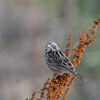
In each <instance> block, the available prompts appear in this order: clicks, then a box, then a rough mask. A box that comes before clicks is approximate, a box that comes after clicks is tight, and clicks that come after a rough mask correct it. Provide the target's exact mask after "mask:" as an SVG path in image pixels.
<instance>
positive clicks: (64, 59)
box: [58, 50, 73, 68]
mask: <svg viewBox="0 0 100 100" xmlns="http://www.w3.org/2000/svg"><path fill="white" fill-rule="evenodd" d="M58 54H59V55H60V56H59V57H58V59H59V61H60V60H61V61H62V62H61V65H64V66H65V67H68V68H70V67H72V66H73V64H72V63H71V62H70V60H69V59H68V58H67V56H66V55H65V54H64V53H63V52H62V51H61V50H59V51H58Z"/></svg>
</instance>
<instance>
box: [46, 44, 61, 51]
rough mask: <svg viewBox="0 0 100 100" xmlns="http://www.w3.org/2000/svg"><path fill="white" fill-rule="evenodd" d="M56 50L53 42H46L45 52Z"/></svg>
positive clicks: (56, 46)
mask: <svg viewBox="0 0 100 100" xmlns="http://www.w3.org/2000/svg"><path fill="white" fill-rule="evenodd" d="M58 49H59V47H58V45H57V44H56V43H55V42H47V44H46V48H45V51H46V52H50V51H56V50H58Z"/></svg>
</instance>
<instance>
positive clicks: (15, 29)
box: [0, 0, 100, 100]
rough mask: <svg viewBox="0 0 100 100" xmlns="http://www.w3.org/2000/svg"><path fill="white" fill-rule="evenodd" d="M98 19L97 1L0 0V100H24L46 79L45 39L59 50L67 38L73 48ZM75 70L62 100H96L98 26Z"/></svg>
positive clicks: (99, 95)
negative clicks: (76, 73)
mask: <svg viewBox="0 0 100 100" xmlns="http://www.w3.org/2000/svg"><path fill="white" fill-rule="evenodd" d="M99 15H100V0H0V100H25V98H26V97H31V94H32V93H33V91H38V90H39V89H40V88H41V87H42V86H43V84H44V82H45V81H46V80H47V78H48V77H52V72H51V71H49V70H48V69H47V68H46V66H45V64H44V57H43V55H44V49H45V44H46V42H47V41H54V42H56V43H57V44H58V45H59V47H60V48H61V49H62V50H63V51H65V47H66V42H67V40H66V38H67V34H72V35H73V44H72V45H75V43H76V42H77V41H79V38H78V32H79V31H80V30H81V31H82V33H85V32H87V31H88V30H89V29H91V27H92V25H93V20H94V19H97V18H98V16H99ZM95 37H96V41H95V42H94V43H93V44H92V45H91V46H89V47H87V48H86V50H85V53H84V55H83V60H82V61H81V64H79V65H78V67H77V68H76V70H77V71H78V73H80V74H82V75H83V76H84V77H86V79H87V83H82V82H81V81H80V80H79V79H76V80H75V82H74V85H73V86H72V88H71V90H70V94H69V95H68V100H100V27H98V30H97V33H96V34H95Z"/></svg>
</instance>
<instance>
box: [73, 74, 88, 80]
mask: <svg viewBox="0 0 100 100" xmlns="http://www.w3.org/2000/svg"><path fill="white" fill-rule="evenodd" d="M73 74H74V75H75V76H77V77H78V78H79V79H80V80H82V81H86V79H85V78H84V77H83V76H81V75H80V74H78V73H76V72H73Z"/></svg>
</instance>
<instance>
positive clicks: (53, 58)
mask: <svg viewBox="0 0 100 100" xmlns="http://www.w3.org/2000/svg"><path fill="white" fill-rule="evenodd" d="M44 58H45V62H46V64H47V66H48V67H49V68H50V69H51V70H52V71H53V72H54V73H56V74H61V73H66V72H70V73H72V74H74V75H75V76H77V77H78V78H79V79H81V80H84V78H83V77H82V76H81V75H79V74H77V73H76V72H75V69H74V67H73V64H72V63H71V62H70V60H69V59H68V58H67V57H66V55H65V54H64V53H63V52H62V51H61V50H60V48H59V47H58V46H57V44H56V43H54V42H48V43H47V44H46V48H45V54H44Z"/></svg>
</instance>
